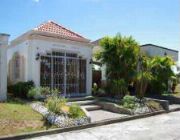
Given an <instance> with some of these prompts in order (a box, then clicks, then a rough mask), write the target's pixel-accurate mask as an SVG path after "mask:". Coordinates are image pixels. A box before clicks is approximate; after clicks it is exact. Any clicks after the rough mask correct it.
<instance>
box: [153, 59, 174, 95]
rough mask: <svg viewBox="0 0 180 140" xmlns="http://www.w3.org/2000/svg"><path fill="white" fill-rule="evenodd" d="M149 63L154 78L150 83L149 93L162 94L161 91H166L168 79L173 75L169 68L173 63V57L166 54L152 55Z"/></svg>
mask: <svg viewBox="0 0 180 140" xmlns="http://www.w3.org/2000/svg"><path fill="white" fill-rule="evenodd" d="M151 63H152V68H151V72H152V75H153V76H154V78H153V80H152V82H151V84H150V93H151V94H162V93H163V91H167V88H168V80H170V79H171V77H172V76H175V74H174V72H173V71H172V69H171V67H172V66H173V65H174V64H175V63H174V61H173V59H172V58H170V57H168V56H166V57H154V58H152V60H151Z"/></svg>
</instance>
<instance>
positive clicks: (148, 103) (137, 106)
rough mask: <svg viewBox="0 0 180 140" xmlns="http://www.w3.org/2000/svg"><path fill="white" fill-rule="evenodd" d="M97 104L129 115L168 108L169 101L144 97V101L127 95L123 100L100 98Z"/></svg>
mask: <svg viewBox="0 0 180 140" xmlns="http://www.w3.org/2000/svg"><path fill="white" fill-rule="evenodd" d="M99 99H100V100H103V101H100V102H98V103H97V104H98V105H100V106H101V107H102V108H103V109H105V110H108V111H112V112H115V113H122V114H128V115H135V114H145V113H151V112H155V111H160V110H167V108H168V103H166V101H162V100H155V99H150V98H144V99H143V100H142V101H140V100H139V99H137V98H136V97H134V96H125V97H124V98H123V99H122V100H121V101H119V100H116V99H110V98H99Z"/></svg>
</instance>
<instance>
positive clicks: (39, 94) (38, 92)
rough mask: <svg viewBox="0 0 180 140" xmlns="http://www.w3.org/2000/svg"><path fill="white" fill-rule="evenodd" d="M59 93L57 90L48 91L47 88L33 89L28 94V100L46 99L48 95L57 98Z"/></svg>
mask: <svg viewBox="0 0 180 140" xmlns="http://www.w3.org/2000/svg"><path fill="white" fill-rule="evenodd" d="M59 93H60V91H59V90H58V89H53V90H50V88H49V87H33V88H31V89H30V90H29V92H28V97H29V98H34V99H41V98H46V97H47V96H48V95H49V96H50V95H51V96H57V95H58V94H59Z"/></svg>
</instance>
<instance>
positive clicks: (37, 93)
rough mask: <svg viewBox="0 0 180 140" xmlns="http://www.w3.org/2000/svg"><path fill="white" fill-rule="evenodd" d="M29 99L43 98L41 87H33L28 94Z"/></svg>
mask: <svg viewBox="0 0 180 140" xmlns="http://www.w3.org/2000/svg"><path fill="white" fill-rule="evenodd" d="M27 97H28V98H34V99H39V98H41V88H40V87H33V88H31V89H30V90H29V92H28V94H27Z"/></svg>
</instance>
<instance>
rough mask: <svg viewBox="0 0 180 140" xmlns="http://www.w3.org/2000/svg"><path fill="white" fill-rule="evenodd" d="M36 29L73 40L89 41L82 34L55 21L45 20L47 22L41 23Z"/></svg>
mask: <svg viewBox="0 0 180 140" xmlns="http://www.w3.org/2000/svg"><path fill="white" fill-rule="evenodd" d="M34 30H35V31H40V32H47V33H52V34H56V35H59V36H61V37H63V38H66V39H71V40H75V41H82V42H89V40H88V39H86V38H84V37H82V36H81V35H79V34H77V33H75V32H73V31H70V30H69V29H67V28H65V27H63V26H61V25H59V24H57V23H55V22H53V21H48V22H45V23H43V24H41V25H39V26H38V27H36V28H34Z"/></svg>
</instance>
